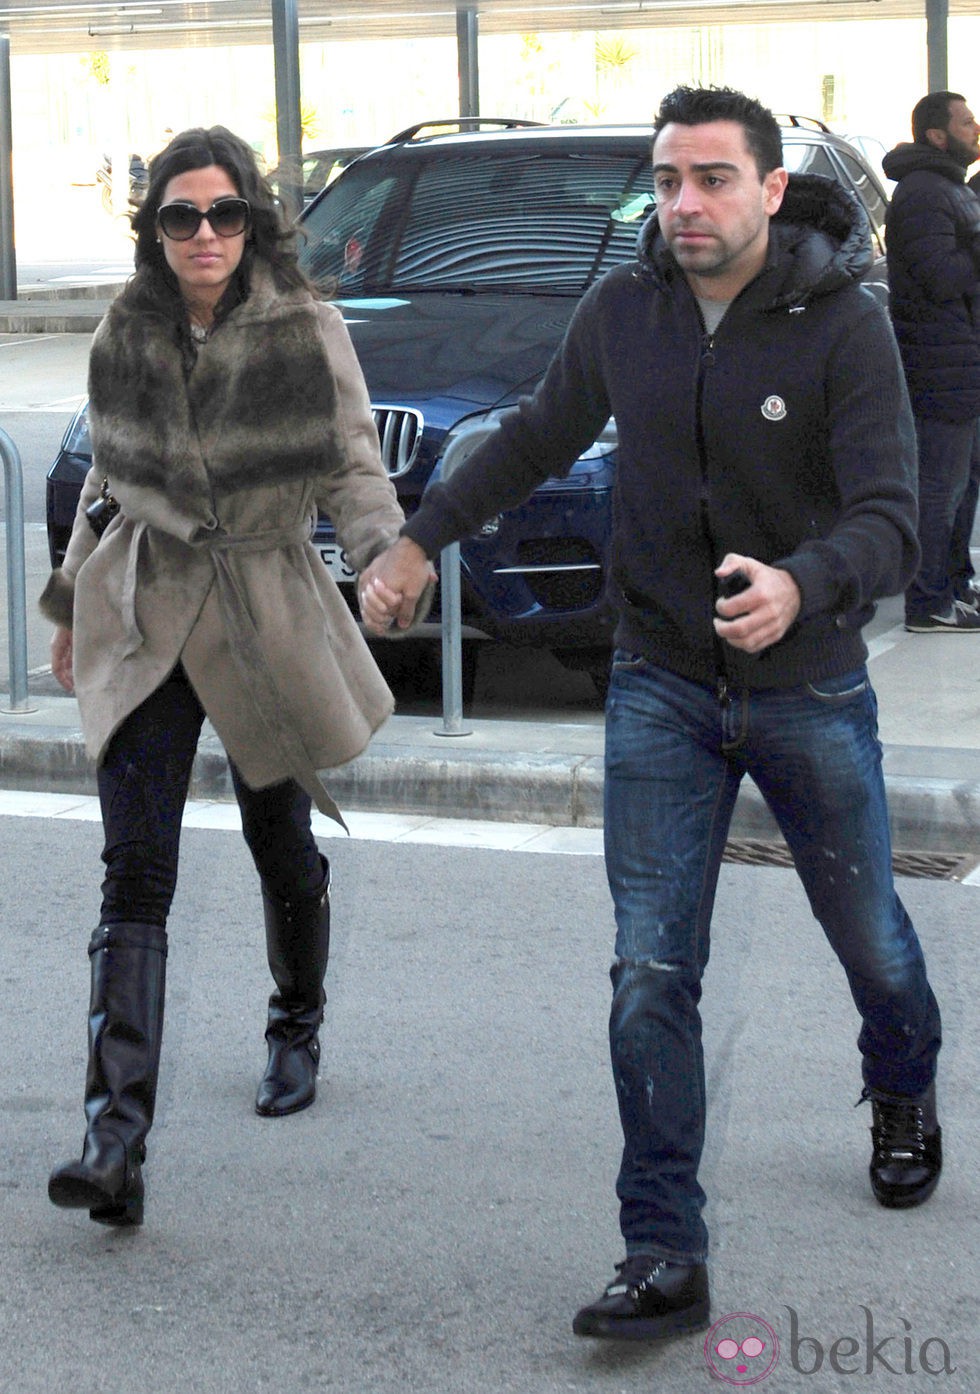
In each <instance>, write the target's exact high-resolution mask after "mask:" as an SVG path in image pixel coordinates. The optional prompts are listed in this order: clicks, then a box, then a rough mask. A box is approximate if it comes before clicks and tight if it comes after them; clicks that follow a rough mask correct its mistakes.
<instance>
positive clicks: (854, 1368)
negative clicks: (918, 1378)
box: [704, 1306, 956, 1385]
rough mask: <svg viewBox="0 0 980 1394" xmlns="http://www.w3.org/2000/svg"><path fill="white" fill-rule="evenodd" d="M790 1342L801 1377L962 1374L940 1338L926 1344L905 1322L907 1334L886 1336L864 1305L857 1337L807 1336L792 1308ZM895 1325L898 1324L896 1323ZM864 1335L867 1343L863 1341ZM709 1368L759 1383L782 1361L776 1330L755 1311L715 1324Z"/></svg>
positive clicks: (728, 1378) (707, 1351) (707, 1345)
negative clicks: (877, 1374)
mask: <svg viewBox="0 0 980 1394" xmlns="http://www.w3.org/2000/svg"><path fill="white" fill-rule="evenodd" d="M785 1310H786V1312H787V1314H788V1316H789V1341H788V1346H787V1347H786V1350H785V1353H786V1354H787V1355H788V1357H789V1362H790V1364H791V1365H792V1367H793V1369H794V1370H795V1371H796V1372H797V1374H800V1375H815V1374H817V1373H818V1372H819V1371H821V1370H823V1371H824V1372H825V1373H829V1372H831V1371H832V1372H833V1373H834V1374H838V1375H873V1374H876V1373H882V1374H891V1375H913V1374H924V1375H932V1376H937V1375H950V1374H953V1373H954V1372H955V1370H956V1366H955V1365H954V1364H953V1361H952V1354H951V1352H950V1349H949V1346H948V1345H947V1344H946V1342H945V1341H944V1340H943V1339H942V1338H941V1337H939V1336H926V1337H925V1339H922V1340H920V1339H919V1338H918V1337H917V1336H915V1335H914V1334H913V1331H912V1323H911V1322H910V1321H907V1320H906V1318H905V1317H900V1318H899V1324H900V1325H901V1328H902V1329H901V1331H896V1330H894V1329H892V1330H890V1331H888V1332H887V1334H882V1331H881V1329H880V1318H879V1329H877V1330H876V1328H875V1318H874V1313H873V1312H872V1311H871V1308H870V1307H861V1308H860V1311H861V1313H862V1314H863V1318H864V1319H863V1323H862V1325H863V1330H861V1331H855V1333H854V1334H853V1335H851V1334H848V1335H843V1336H836V1337H833V1336H832V1337H824V1338H823V1339H820V1340H818V1339H817V1337H816V1336H812V1335H810V1334H809V1333H804V1332H803V1331H802V1330H801V1328H800V1316H799V1313H798V1312H797V1310H796V1308H795V1307H789V1306H787V1307H786V1309H785ZM890 1325H891V1326H892V1327H894V1323H890ZM862 1337H863V1340H862ZM704 1359H705V1363H706V1365H707V1366H708V1369H709V1370H710V1371H711V1373H712V1374H713V1375H716V1376H717V1377H718V1379H721V1380H724V1382H725V1383H726V1384H733V1385H750V1384H758V1383H759V1382H760V1381H761V1380H764V1379H765V1378H766V1376H767V1375H770V1374H771V1373H772V1371H773V1370H774V1369H775V1367H776V1362H777V1360H778V1359H779V1340H778V1338H777V1336H776V1332H775V1331H774V1330H773V1328H772V1327H771V1326H770V1325H769V1323H768V1322H767V1321H765V1320H764V1319H763V1318H762V1317H759V1316H755V1315H754V1314H753V1313H752V1312H731V1313H729V1315H728V1316H724V1317H721V1318H720V1319H719V1320H718V1321H716V1322H715V1324H714V1325H713V1326H712V1328H711V1330H710V1331H709V1332H708V1334H707V1336H706V1337H705V1341H704Z"/></svg>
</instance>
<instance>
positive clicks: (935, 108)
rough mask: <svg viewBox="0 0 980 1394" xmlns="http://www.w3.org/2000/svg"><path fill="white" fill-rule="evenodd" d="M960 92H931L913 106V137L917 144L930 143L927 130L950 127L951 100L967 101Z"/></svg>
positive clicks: (942, 129) (943, 129) (940, 129)
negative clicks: (927, 138)
mask: <svg viewBox="0 0 980 1394" xmlns="http://www.w3.org/2000/svg"><path fill="white" fill-rule="evenodd" d="M965 101H966V98H965V97H963V96H961V95H960V93H959V92H930V93H929V95H928V96H927V97H923V98H922V100H921V102H916V104H915V106H914V107H913V108H912V139H913V140H914V141H915V143H916V145H928V144H929V142H928V141H927V140H926V131H945V130H947V129H948V128H949V104H950V102H965Z"/></svg>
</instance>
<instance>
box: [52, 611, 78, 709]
mask: <svg viewBox="0 0 980 1394" xmlns="http://www.w3.org/2000/svg"><path fill="white" fill-rule="evenodd" d="M72 659H73V643H72V632H71V630H70V629H66V628H65V626H64V625H63V624H59V625H58V628H57V629H56V630H55V632H54V633H53V634H52V635H51V671H52V673H53V674H54V675H55V677H56V678H57V679H58V681H59V682H60V683H61V686H62V687H63V688H64V689H65V691H66V692H69V693H71V692H74V691H75V674H74V668H73V661H72Z"/></svg>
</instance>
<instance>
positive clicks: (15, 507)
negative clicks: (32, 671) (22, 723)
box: [0, 430, 37, 712]
mask: <svg viewBox="0 0 980 1394" xmlns="http://www.w3.org/2000/svg"><path fill="white" fill-rule="evenodd" d="M0 455H2V456H3V478H4V484H5V486H6V497H7V640H8V654H9V658H10V706H9V707H0V711H2V712H33V711H37V708H36V707H32V706H31V705H30V704H29V703H28V700H27V584H26V580H25V576H26V564H25V561H24V471H23V467H22V465H21V461H20V452H19V451H18V449H17V447H16V445H14V443H13V441H12V440H11V439H10V437H9V436H8V435H7V433H6V431H3V430H0Z"/></svg>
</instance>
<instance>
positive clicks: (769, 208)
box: [762, 166, 789, 218]
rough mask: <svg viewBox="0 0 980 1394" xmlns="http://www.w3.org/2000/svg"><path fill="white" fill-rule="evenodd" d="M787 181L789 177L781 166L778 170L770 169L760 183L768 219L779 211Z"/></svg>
mask: <svg viewBox="0 0 980 1394" xmlns="http://www.w3.org/2000/svg"><path fill="white" fill-rule="evenodd" d="M788 181H789V175H788V173H787V172H786V170H785V169H783V168H782V166H780V168H779V169H771V170H770V171H769V173H768V174H767V175H766V176H765V178H764V179H763V181H762V192H763V196H764V199H765V209H766V213H767V214H768V215H769V217H770V218H771V217H772V216H773V214H774V213H777V212H778V211H779V205H780V204H781V203H782V201H783V195H784V194H785V192H786V185H787V183H788Z"/></svg>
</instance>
